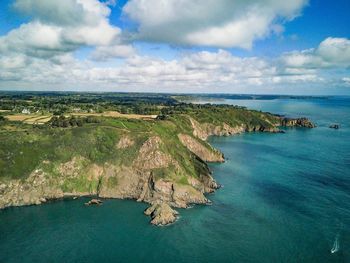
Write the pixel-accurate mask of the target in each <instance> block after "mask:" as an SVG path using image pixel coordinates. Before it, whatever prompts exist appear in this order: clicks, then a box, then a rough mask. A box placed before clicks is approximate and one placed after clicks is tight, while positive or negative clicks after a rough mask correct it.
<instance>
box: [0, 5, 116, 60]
mask: <svg viewBox="0 0 350 263" xmlns="http://www.w3.org/2000/svg"><path fill="white" fill-rule="evenodd" d="M14 7H15V8H16V9H17V10H18V11H19V12H22V13H24V14H26V15H28V16H30V17H31V18H32V20H31V21H30V22H28V23H25V24H22V25H21V26H20V27H19V28H16V29H13V30H12V31H10V32H9V33H8V34H7V35H5V36H2V37H0V54H6V55H9V54H11V53H13V54H18V53H20V54H25V55H27V56H33V57H52V56H57V55H59V54H62V53H66V52H72V51H74V50H76V49H78V48H79V47H81V46H109V45H115V44H116V43H119V42H120V34H121V30H120V29H119V28H118V27H115V26H113V25H111V24H110V23H109V20H108V17H109V15H110V12H111V10H110V9H109V8H108V6H107V5H106V4H105V3H102V2H99V1H98V0H60V1H46V0H17V1H16V2H15V4H14Z"/></svg>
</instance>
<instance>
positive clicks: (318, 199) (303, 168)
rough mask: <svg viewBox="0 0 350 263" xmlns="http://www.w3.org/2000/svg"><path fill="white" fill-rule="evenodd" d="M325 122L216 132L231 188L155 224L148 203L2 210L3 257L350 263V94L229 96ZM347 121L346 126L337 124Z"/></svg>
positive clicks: (46, 262)
mask: <svg viewBox="0 0 350 263" xmlns="http://www.w3.org/2000/svg"><path fill="white" fill-rule="evenodd" d="M206 102H210V103H221V104H223V103H224V104H233V105H240V106H245V107H247V108H249V109H256V110H262V111H268V112H273V113H277V114H281V115H285V116H289V117H302V116H303V117H307V118H310V119H311V120H312V121H313V122H315V123H316V124H317V128H314V129H306V128H287V129H285V133H279V134H269V133H246V134H241V135H236V136H232V137H211V138H210V143H211V144H212V145H213V146H215V147H216V148H218V149H220V150H221V151H222V152H223V153H224V154H225V157H226V162H225V163H223V164H210V168H211V170H212V172H213V176H214V178H215V179H216V180H217V181H218V182H219V183H220V184H221V185H222V188H221V189H219V190H218V191H216V192H215V193H213V194H210V195H208V198H209V199H210V200H211V201H212V204H211V205H195V206H193V207H192V208H190V209H179V212H180V217H179V219H178V220H177V221H176V222H175V223H174V224H172V225H170V226H166V227H155V226H152V225H150V224H149V218H148V217H146V216H144V215H143V210H144V209H146V208H147V205H146V204H144V203H137V202H135V201H132V200H105V202H104V203H103V205H102V206H99V207H86V206H84V202H86V201H87V200H88V199H86V198H79V199H76V200H63V201H56V202H50V203H47V204H43V205H40V206H29V207H16V208H8V209H5V210H1V211H0V262H1V263H7V262H9V263H10V262H16V263H17V262H18V263H19V262H35V263H39V262H43V263H55V262H58V263H63V262H98V263H102V262H166V263H172V262H174V263H175V262H177V263H178V262H191V263H192V262H239V263H240V262H264V263H265V262H266V263H274V262H277V263H279V262H315V263H323V262H324V263H329V262H350V97H340V96H339V97H337V96H334V97H324V98H323V97H322V98H320V97H318V98H313V97H307V98H272V99H271V98H268V99H264V98H260V99H225V98H224V99H222V98H221V99H220V100H217V101H215V100H213V99H211V100H209V101H204V100H203V101H200V102H199V103H206ZM334 123H336V124H339V125H340V129H338V130H335V129H331V128H329V126H330V125H331V124H334Z"/></svg>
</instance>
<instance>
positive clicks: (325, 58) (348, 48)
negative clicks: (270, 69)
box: [283, 37, 350, 68]
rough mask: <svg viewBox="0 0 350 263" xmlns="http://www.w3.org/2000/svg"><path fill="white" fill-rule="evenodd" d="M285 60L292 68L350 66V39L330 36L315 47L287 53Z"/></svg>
mask: <svg viewBox="0 0 350 263" xmlns="http://www.w3.org/2000/svg"><path fill="white" fill-rule="evenodd" d="M283 62H284V63H285V64H286V66H288V67H292V68H293V67H295V68H330V67H349V66H350V40H349V39H346V38H332V37H329V38H327V39H325V40H324V41H322V42H321V43H320V45H319V46H318V47H317V48H315V49H309V50H303V51H294V52H291V53H287V54H285V55H284V56H283Z"/></svg>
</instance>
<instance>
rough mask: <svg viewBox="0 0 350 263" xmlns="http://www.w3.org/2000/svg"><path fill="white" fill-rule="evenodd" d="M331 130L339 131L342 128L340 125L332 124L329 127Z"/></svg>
mask: <svg viewBox="0 0 350 263" xmlns="http://www.w3.org/2000/svg"><path fill="white" fill-rule="evenodd" d="M329 128H331V129H335V130H338V129H339V128H340V125H339V124H331V125H330V126H329Z"/></svg>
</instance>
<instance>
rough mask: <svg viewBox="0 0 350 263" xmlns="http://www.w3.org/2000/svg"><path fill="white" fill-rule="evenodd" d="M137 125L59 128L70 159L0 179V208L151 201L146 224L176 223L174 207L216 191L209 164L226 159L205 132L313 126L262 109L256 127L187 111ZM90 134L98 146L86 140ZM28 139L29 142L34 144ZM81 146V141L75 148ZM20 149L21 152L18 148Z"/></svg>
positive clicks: (47, 162)
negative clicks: (82, 200)
mask: <svg viewBox="0 0 350 263" xmlns="http://www.w3.org/2000/svg"><path fill="white" fill-rule="evenodd" d="M137 124H138V125H141V124H142V125H144V126H141V128H140V126H138V127H136V128H137V129H136V128H135V130H137V132H135V130H132V129H130V130H128V131H125V129H124V126H125V125H124V123H123V124H122V125H121V126H122V127H123V128H122V129H120V128H118V127H120V126H116V127H112V129H107V130H98V129H97V131H96V127H91V129H87V130H82V131H81V133H78V132H79V130H76V131H75V130H69V131H67V132H62V134H63V135H62V136H63V137H62V138H63V139H65V141H62V142H60V143H58V146H59V147H61V145H65V144H69V142H67V136H66V134H67V133H68V132H69V133H71V135H72V136H73V138H74V140H75V141H72V142H71V146H69V147H70V148H67V149H69V150H65V151H64V152H63V153H66V152H67V151H73V152H69V153H70V155H71V156H72V157H71V158H70V159H68V160H66V161H60V160H58V159H55V158H53V157H50V158H49V159H45V160H42V161H41V162H39V163H38V165H37V166H36V167H35V169H34V170H33V171H31V172H30V174H29V175H28V176H27V177H24V178H22V179H12V178H6V179H4V178H2V177H0V209H1V208H5V207H9V206H22V205H31V204H41V203H43V202H46V201H47V200H51V199H58V198H63V197H67V196H88V195H96V196H99V197H101V198H121V199H123V198H130V199H135V200H137V201H140V202H141V201H142V202H147V203H149V204H151V207H150V208H149V209H148V210H147V211H145V214H147V215H150V216H151V217H152V221H151V223H152V224H157V225H166V224H169V223H172V222H174V221H175V220H176V217H177V215H178V214H177V212H176V211H175V210H173V209H172V208H171V207H175V208H187V207H189V205H190V204H206V203H209V202H210V201H209V200H208V199H207V198H206V196H205V194H206V193H211V192H213V191H215V190H216V189H218V188H219V185H218V184H217V183H216V181H215V180H214V179H213V177H212V176H211V172H210V170H209V168H208V166H207V164H206V162H224V156H223V154H222V153H221V152H220V151H218V150H216V149H214V148H213V147H212V146H211V145H210V144H208V143H207V142H206V140H207V139H208V137H209V136H212V135H216V136H229V135H234V134H238V133H243V132H249V131H260V132H278V128H277V126H278V125H283V126H296V127H301V126H302V127H310V128H311V127H314V125H313V124H312V123H311V122H310V121H308V120H307V119H285V118H279V117H271V116H270V115H269V116H267V115H266V116H265V115H263V114H261V121H260V119H258V121H255V122H254V123H253V124H252V122H249V123H244V122H238V124H236V125H235V126H230V125H229V124H227V123H226V122H222V123H215V124H213V123H207V122H199V121H198V120H196V119H195V118H193V117H189V116H183V117H182V119H181V123H180V124H179V123H177V122H176V120H169V121H160V122H151V123H147V122H146V123H145V122H144V121H143V122H140V123H137ZM118 125H119V124H118ZM132 125H134V126H135V123H134V122H133V123H132ZM181 125H184V126H181ZM186 125H187V126H186ZM125 127H126V126H125ZM76 129H79V128H76ZM145 131H146V132H145ZM75 132H76V133H77V134H79V136H82V138H79V136H78V135H75ZM93 132H96V133H97V134H96V135H94V134H93ZM34 135H35V136H34ZM34 135H33V136H32V135H30V136H29V138H30V140H32V138H37V140H39V142H40V140H42V136H37V134H34ZM105 135H106V136H105ZM107 135H108V136H107ZM84 136H85V137H84ZM48 138H50V139H51V137H48ZM101 138H103V139H101ZM55 139H60V137H56V138H55ZM79 139H81V142H79ZM88 139H90V141H91V142H92V143H95V144H94V145H89V144H87V143H86V140H88ZM29 143H30V145H33V142H32V141H29ZM78 143H81V144H80V146H77V145H76V144H78ZM105 145H106V146H105ZM102 146H103V147H102ZM84 147H85V148H84ZM80 148H84V150H83V151H81V150H80ZM70 149H72V150H70ZM97 150H99V151H97ZM11 151H12V152H11ZM9 153H10V154H11V155H14V154H16V153H15V150H14V149H9ZM108 153H110V156H108ZM18 154H19V155H20V157H21V158H22V157H23V152H20V153H18ZM53 154H56V153H55V152H53ZM102 154H103V155H102ZM8 156H10V155H8ZM45 156H50V155H45ZM101 156H102V157H104V161H94V159H97V160H100V159H101V158H102V157H101ZM58 157H59V155H57V158H58Z"/></svg>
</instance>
